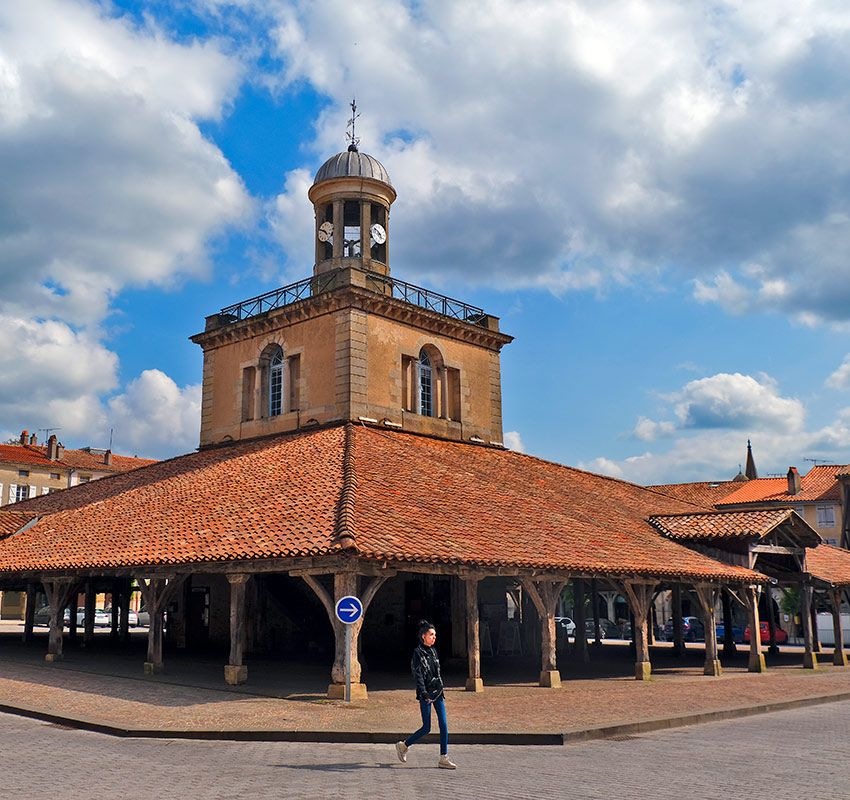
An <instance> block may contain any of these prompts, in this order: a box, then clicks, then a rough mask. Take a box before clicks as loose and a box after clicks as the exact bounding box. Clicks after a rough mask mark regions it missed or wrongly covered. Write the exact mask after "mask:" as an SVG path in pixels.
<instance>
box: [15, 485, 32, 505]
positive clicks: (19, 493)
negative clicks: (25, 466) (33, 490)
mask: <svg viewBox="0 0 850 800" xmlns="http://www.w3.org/2000/svg"><path fill="white" fill-rule="evenodd" d="M29 496H30V487H29V486H27V485H26V484H25V483H19V484H18V485H17V486H16V487H15V502H16V503H17V502H18V501H20V500H26V499H27V498H28V497H29Z"/></svg>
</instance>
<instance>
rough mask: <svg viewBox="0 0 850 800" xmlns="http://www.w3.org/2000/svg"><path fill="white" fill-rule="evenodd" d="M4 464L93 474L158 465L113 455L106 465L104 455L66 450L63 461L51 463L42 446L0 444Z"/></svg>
mask: <svg viewBox="0 0 850 800" xmlns="http://www.w3.org/2000/svg"><path fill="white" fill-rule="evenodd" d="M3 462H7V463H12V464H32V465H34V466H40V467H45V468H47V467H56V468H60V469H61V468H72V469H77V470H80V469H84V470H91V471H92V472H126V471H127V470H131V469H138V468H139V467H145V466H147V465H148V464H155V463H156V462H155V461H154V460H153V459H150V458H137V457H135V456H119V455H115V454H113V456H112V464H106V462H105V460H104V456H103V454H102V453H91V452H89V451H88V450H65V451H64V452H63V453H62V458H61V459H59V460H57V461H51V460H50V459H49V458H48V457H47V448H46V447H44V446H42V445H29V444H27V445H19V444H0V463H3Z"/></svg>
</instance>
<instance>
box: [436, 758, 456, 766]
mask: <svg viewBox="0 0 850 800" xmlns="http://www.w3.org/2000/svg"><path fill="white" fill-rule="evenodd" d="M437 766H438V767H439V768H440V769H457V764H455V763H453V762H452V761H449V757H448V756H440V760H439V761H438V762H437Z"/></svg>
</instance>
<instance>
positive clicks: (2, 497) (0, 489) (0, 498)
mask: <svg viewBox="0 0 850 800" xmlns="http://www.w3.org/2000/svg"><path fill="white" fill-rule="evenodd" d="M5 502H6V495H4V494H3V484H2V483H0V506H2V505H3V504H4V503H5Z"/></svg>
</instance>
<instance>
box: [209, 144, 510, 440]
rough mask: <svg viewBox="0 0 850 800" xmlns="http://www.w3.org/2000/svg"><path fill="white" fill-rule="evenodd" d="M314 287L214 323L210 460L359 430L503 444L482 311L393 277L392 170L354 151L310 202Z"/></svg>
mask: <svg viewBox="0 0 850 800" xmlns="http://www.w3.org/2000/svg"><path fill="white" fill-rule="evenodd" d="M308 194H309V199H310V201H311V202H312V204H313V208H314V211H315V254H316V261H315V265H314V267H313V275H312V277H309V278H305V279H304V280H302V281H299V282H297V283H294V284H291V285H289V286H284V287H281V288H280V289H276V290H274V291H271V292H267V293H266V294H264V295H260V296H258V297H254V298H251V299H249V300H245V301H242V302H240V303H236V304H234V305H232V306H229V307H227V308H224V309H222V310H221V311H220V312H219V313H217V314H213V315H211V316H209V317H207V320H206V328H205V330H204V332H203V333H199V334H197V335H196V336H193V337H192V341H194V342H196V343H197V344H199V345H200V346H201V348H202V349H203V351H204V372H203V399H202V409H201V442H200V444H201V447H205V446H208V445H212V444H217V443H220V442H226V441H235V440H239V439H247V438H253V437H256V436H263V435H268V434H272V433H280V432H284V431H294V430H299V429H303V428H308V427H311V426H316V425H323V424H327V423H332V422H338V421H344V420H352V421H359V422H363V423H364V424H369V425H379V426H386V427H389V428H397V429H404V430H409V431H414V432H417V433H425V434H429V435H432V436H439V437H443V438H448V439H456V440H463V441H472V442H475V443H479V444H492V445H500V444H501V440H502V401H501V378H500V365H499V353H500V350H501V348H502V347H503V346H504V345H505V344H507V343H508V342H510V341H511V337H510V336H507V335H505V334H503V333H501V332H500V331H499V323H498V319H497V318H496V317H492V316H490V315H488V314H485V313H484V311H483V310H482V309H480V308H477V307H475V306H472V305H469V304H467V303H463V302H461V301H458V300H454V299H452V298H449V297H445V296H443V295H440V294H438V293H436V292H431V291H429V290H427V289H423V288H421V287H418V286H413V285H411V284H409V283H406V282H404V281H401V280H398V279H397V278H394V277H392V276H391V275H390V264H389V253H390V207H391V205H392V203H393V201H394V200H395V198H396V192H395V189H393V186H392V183H391V181H390V176H389V174H388V172H387V170H386V169H385V168H384V166H383V165H382V164H381V163H380V162H379V161H378V160H377V159H376V158H373V157H372V156H370V155H367V154H365V153H361V152H359V150H358V149H357V146H356V144H352V145H351V146H350V147H349V148H348V149H347V150H346V151H344V152H341V153H338V154H337V155H335V156H333V157H332V158H330V159H328V160H327V161H326V162H325V163H324V164H323V165H322V166H321V168H320V169H319V171H318V172H317V173H316V177H315V180H314V182H313V185H312V187H311V188H310V190H309V193H308Z"/></svg>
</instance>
